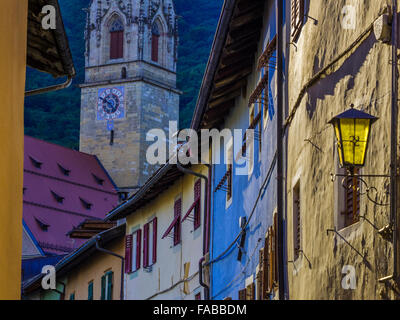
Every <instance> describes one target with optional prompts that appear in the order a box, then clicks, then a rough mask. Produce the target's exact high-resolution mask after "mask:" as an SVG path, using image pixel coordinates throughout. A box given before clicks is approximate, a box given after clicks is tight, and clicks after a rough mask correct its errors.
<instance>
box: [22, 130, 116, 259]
mask: <svg viewBox="0 0 400 320" xmlns="http://www.w3.org/2000/svg"><path fill="white" fill-rule="evenodd" d="M32 159H34V160H32ZM35 162H40V163H41V165H40V168H38V166H37V163H35ZM35 164H36V166H35ZM66 174H67V175H66ZM95 176H96V177H98V178H100V179H101V180H102V181H98V179H96V178H95ZM100 182H102V183H101V184H100ZM21 191H22V190H21ZM81 199H84V200H85V202H87V203H90V204H92V205H91V206H90V209H88V208H87V207H85V205H84V203H83V202H82V201H81ZM117 204H118V195H117V192H116V188H115V186H114V184H113V182H112V180H111V179H110V177H109V176H108V174H107V172H106V171H105V170H104V168H103V167H102V165H101V164H100V162H99V161H98V159H97V157H95V156H93V155H89V154H86V153H82V152H79V151H76V150H72V149H68V148H65V147H62V146H59V145H56V144H52V143H48V142H45V141H41V140H38V139H35V138H32V137H28V136H25V154H24V213H23V215H24V220H25V222H26V224H27V225H28V227H29V229H30V230H31V231H32V233H33V235H34V236H35V238H36V240H37V241H38V242H39V244H40V245H41V247H42V249H43V250H44V251H45V252H49V253H54V254H65V253H66V252H68V251H72V250H73V249H76V248H77V247H79V246H80V245H81V244H82V243H83V242H84V240H77V239H70V238H69V237H68V236H67V233H68V232H69V231H71V230H72V229H74V228H75V227H77V226H78V225H79V224H80V223H82V222H83V221H84V220H86V219H88V218H89V219H104V218H105V216H106V214H107V213H108V212H109V211H110V210H112V209H113V208H114V207H115V206H117ZM38 221H41V222H43V223H45V224H46V225H48V229H47V231H45V230H43V228H41V225H40V223H38Z"/></svg>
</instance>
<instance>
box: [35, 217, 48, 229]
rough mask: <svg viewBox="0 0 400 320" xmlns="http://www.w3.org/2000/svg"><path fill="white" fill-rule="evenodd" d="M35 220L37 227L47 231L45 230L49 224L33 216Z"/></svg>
mask: <svg viewBox="0 0 400 320" xmlns="http://www.w3.org/2000/svg"><path fill="white" fill-rule="evenodd" d="M35 220H36V223H37V224H38V225H39V228H40V229H41V230H42V231H44V232H47V231H48V230H49V227H50V225H49V224H47V223H45V222H43V221H41V220H39V219H38V218H35Z"/></svg>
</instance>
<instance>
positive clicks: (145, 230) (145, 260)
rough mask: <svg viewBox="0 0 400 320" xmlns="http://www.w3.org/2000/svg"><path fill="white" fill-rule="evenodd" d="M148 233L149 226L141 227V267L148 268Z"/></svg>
mask: <svg viewBox="0 0 400 320" xmlns="http://www.w3.org/2000/svg"><path fill="white" fill-rule="evenodd" d="M149 231H150V224H149V223H147V224H145V225H144V227H143V267H144V268H147V267H148V266H149Z"/></svg>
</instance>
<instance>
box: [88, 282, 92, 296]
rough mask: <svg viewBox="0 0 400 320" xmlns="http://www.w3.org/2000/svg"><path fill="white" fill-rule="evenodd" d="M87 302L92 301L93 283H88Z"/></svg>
mask: <svg viewBox="0 0 400 320" xmlns="http://www.w3.org/2000/svg"><path fill="white" fill-rule="evenodd" d="M88 300H93V282H90V283H89V286H88Z"/></svg>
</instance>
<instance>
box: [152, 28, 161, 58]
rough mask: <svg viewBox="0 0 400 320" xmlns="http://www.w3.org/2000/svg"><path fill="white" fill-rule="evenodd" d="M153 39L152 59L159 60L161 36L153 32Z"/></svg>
mask: <svg viewBox="0 0 400 320" xmlns="http://www.w3.org/2000/svg"><path fill="white" fill-rule="evenodd" d="M151 39H152V41H151V60H153V61H154V62H158V44H159V41H160V36H158V35H156V34H153V35H152V37H151Z"/></svg>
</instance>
